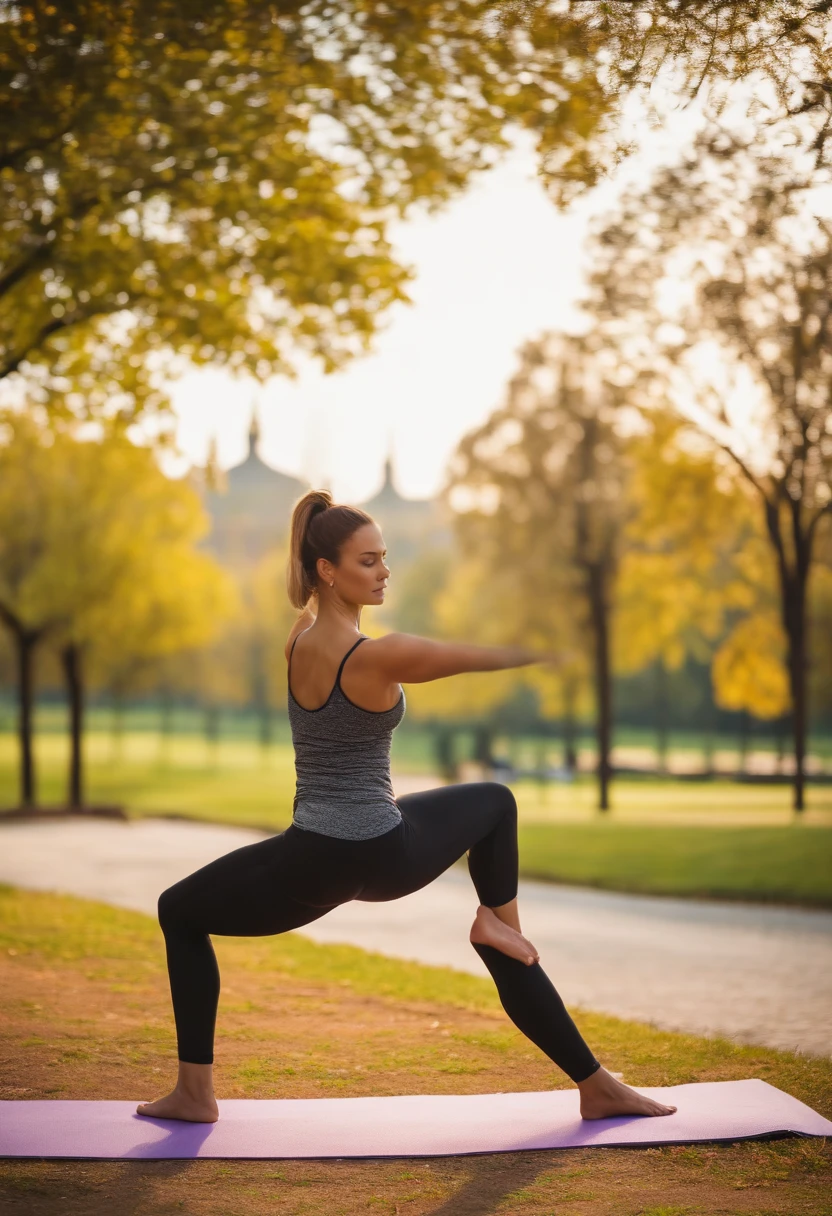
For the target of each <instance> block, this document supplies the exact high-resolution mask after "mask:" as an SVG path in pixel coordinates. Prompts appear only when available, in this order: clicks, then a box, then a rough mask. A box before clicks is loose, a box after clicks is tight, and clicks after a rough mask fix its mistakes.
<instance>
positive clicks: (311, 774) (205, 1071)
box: [137, 490, 675, 1123]
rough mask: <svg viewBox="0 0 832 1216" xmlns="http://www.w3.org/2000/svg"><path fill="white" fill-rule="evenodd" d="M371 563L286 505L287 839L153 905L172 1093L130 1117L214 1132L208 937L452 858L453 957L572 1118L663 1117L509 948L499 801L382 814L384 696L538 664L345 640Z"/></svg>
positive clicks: (214, 998)
mask: <svg viewBox="0 0 832 1216" xmlns="http://www.w3.org/2000/svg"><path fill="white" fill-rule="evenodd" d="M386 552H387V551H386V549H385V547H384V541H383V539H382V535H381V532H380V530H379V528H378V526H377V525H376V523H375V522H374V521H373V520H372V519H371V518H370V516H369V515H367V514H366V513H365V512H364V511H361V510H359V509H358V508H356V507H349V506H335V505H333V503H332V498H331V496H330V495H329V493H327V492H326V491H323V490H312V491H310V492H309V493H308V494H305V495H304V496H303V498H301V499H300V501H299V502H298V503H297V504H296V506H295V509H294V512H293V515H292V525H291V552H290V558H289V569H288V590H289V598H290V600H291V602H292V604H293V605H294V606H295V607H296V608H299V609H302V610H303V614H302V615H301V617H300V618H299V619H298V621H297V622H296V623H295V625H294V627H293V629H292V631H291V633H290V634H289V638H288V641H287V643H286V658H287V660H288V664H289V718H290V722H291V727H292V739H293V743H294V747H295V766H296V770H297V792H296V795H295V803H294V817H293V822H292V824H291V826H290V827H288V828H287V829H286V831H285V832H282V833H280V834H279V835H277V836H273V837H271V838H270V839H268V840H264V841H261V842H259V843H257V844H252V845H247V846H245V847H243V848H241V849H236V850H235V851H234V852H232V853H228V854H227V855H226V856H225V857H220V858H218V859H217V860H216V861H213V862H211V863H210V864H209V865H207V866H204V867H203V868H202V869H201V870H197V871H196V873H194V874H191V875H190V876H189V877H188V878H185V879H183V880H182V881H181V882H178V883H176V884H175V885H174V886H172V887H170V888H169V889H168V890H167V891H164V892H163V893H162V895H161V897H160V899H159V922H160V924H161V927H162V931H163V933H164V936H165V945H166V949H167V960H168V971H169V974H170V985H171V995H172V999H173V1010H174V1017H175V1021H176V1034H177V1045H178V1055H179V1077H178V1080H177V1083H176V1087H175V1088H174V1090H173V1092H172V1093H170V1094H168V1095H167V1096H166V1097H164V1098H161V1099H159V1100H158V1101H156V1102H148V1103H142V1104H141V1105H139V1107H138V1108H137V1109H138V1113H139V1114H140V1115H149V1116H153V1117H155V1118H164V1119H186V1120H191V1121H194V1122H199V1123H213V1122H215V1121H216V1119H217V1117H218V1110H217V1103H216V1100H215V1098H214V1090H213V1084H212V1076H211V1069H212V1063H213V1058H214V1055H213V1045H214V1027H215V1022H216V1013H217V1003H218V1000H219V990H220V982H219V972H218V970H217V963H216V958H215V956H214V951H213V947H212V945H211V939H210V937H209V934H212V933H216V934H220V935H223V936H234V937H238V936H243V937H248V936H261V935H264V934H271V933H285V932H286V931H287V930H290V929H299V928H301V926H303V925H308V924H309V923H310V922H311V921H314V920H317V919H318V918H319V917H321V916H323V915H324V914H325V913H326V912H328V911H329V910H330V909H331V908H336V907H337V906H338V905H339V904H342V903H346V902H347V901H348V900H352V899H359V900H365V901H371V902H372V901H384V900H391V899H398V898H400V897H401V896H402V895H408V894H410V893H411V892H412V891H418V890H419V889H420V888H421V887H424V886H427V884H428V883H430V882H432V881H433V879H435V878H437V877H438V876H439V875H440V874H442V873H443V872H444V871H445V870H447V869H448V868H449V867H450V866H452V865H453V864H454V862H456V861H458V860H459V858H461V857H463V856H464V855H465V854H466V853H467V854H468V868H469V871H470V873H471V877H472V879H473V882H474V886H475V888H476V890H477V895H478V896H479V900H480V906H479V908H478V909H477V912H476V916H475V919H474V924H473V926H472V928H471V934H470V938H471V943H472V945H473V947H474V949H475V950H476V951H477V953H478V954H479V955H480V957H481V958H482V960H483V962H484V963H485V965H486V967H487V968H488V970H489V971H490V972H491V975H492V976H493V978H494V982H495V983H496V985H497V990H498V992H499V994H500V1000H501V1001H502V1004H503V1008H504V1009H505V1010H506V1012H507V1014H508V1015H509V1017H510V1018H511V1019H512V1021H513V1022H514V1023H515V1025H516V1026H518V1027H519V1029H520V1030H521V1031H523V1033H524V1034H526V1035H527V1036H528V1037H529V1038H530V1039H531V1040H532V1042H534V1043H536V1044H537V1045H538V1046H539V1047H540V1048H541V1049H542V1050H543V1051H544V1052H545V1053H546V1054H547V1055H548V1056H549V1057H550V1058H551V1059H552V1060H554V1062H555V1063H556V1064H558V1065H559V1067H560V1068H562V1069H563V1070H564V1071H565V1072H566V1073H567V1074H568V1075H569V1076H570V1077H571V1078H572V1080H573V1081H574V1082H575V1083H576V1084H577V1086H578V1089H579V1090H580V1107H581V1114H582V1115H583V1117H584V1118H587V1119H600V1118H604V1117H606V1116H609V1115H619V1114H635V1115H669V1114H671V1113H672V1112H673V1111H674V1110H675V1107H672V1106H663V1105H662V1104H661V1103H659V1102H654V1101H653V1100H652V1099H650V1098H646V1097H644V1096H643V1095H641V1094H639V1093H636V1091H635V1090H632V1089H630V1088H629V1087H628V1086H626V1085H623V1084H622V1083H621V1082H620V1081H618V1080H616V1079H615V1078H614V1077H613V1076H611V1075H610V1074H609V1073H608V1072H606V1070H605V1069H603V1068H602V1067H601V1065H600V1064H599V1063H598V1061H597V1060H596V1059H595V1057H594V1056H593V1055H592V1052H591V1051H590V1050H589V1047H588V1046H587V1045H586V1043H585V1042H584V1040H583V1039H582V1038H581V1035H580V1034H579V1032H578V1029H577V1027H576V1026H575V1024H574V1022H573V1021H572V1019H571V1018H570V1016H569V1014H568V1013H567V1012H566V1009H565V1008H564V1006H563V1002H562V1001H561V999H560V997H559V996H558V994H557V992H556V991H555V989H554V988H553V987H552V984H551V983H550V981H549V980H548V979H547V977H546V975H545V973H544V971H543V969H542V968H541V966H540V963H539V961H538V954H537V951H536V950H535V948H534V946H532V944H531V943H530V942H529V941H528V940H527V939H526V938H525V937H524V936H523V934H522V932H521V930H520V918H519V914H518V910H517V807H516V804H515V801H514V796H513V794H512V792H511V790H510V789H509V788H508V787H507V786H505V785H500V784H498V783H496V782H490V781H483V782H473V783H469V784H465V785H452V786H446V787H443V788H442V789H436V790H429V791H427V792H424V793H416V794H408V795H406V796H405V797H402V798H398V799H397V798H396V797H395V796H394V794H393V787H392V785H391V783H390V739H391V735H392V732H393V730H394V729H395V727H396V726H398V724H399V722H400V721H401V719H402V717H403V715H404V712H405V697H404V691H403V690H402V688H401V684H402V683H405V684H406V683H410V682H413V683H422V682H425V681H427V680H438V679H442V678H443V677H444V676H451V675H455V674H457V673H459V672H464V671H496V670H499V669H502V668H509V667H522V666H525V665H527V664H529V663H534V662H540V661H542V660H544V659H545V658H546V657H547V656H545V655H542V654H538V653H536V652H534V651H531V650H527V649H526V648H524V647H512V646H510V647H486V646H468V645H465V644H463V643H460V644H457V643H446V642H433V641H429V640H427V639H426V638H420V637H413V636H412V635H409V634H389V635H387V636H386V637H382V638H377V639H371V638H367V637H366V636H365V635H364V634H361V633H359V630H358V625H359V622H360V619H361V609H362V608H363V607H364V606H365V605H368V604H380V603H382V602H383V600H384V592H385V588H386V585H387V580H388V578H389V575H390V570H389V568H388V566H387V565H386V563H385V556H386ZM310 599H313V600H314V602H316V604H317V612H316V613H315V614H313V613H312V612H310V610H309V608H308V603H309V600H310Z"/></svg>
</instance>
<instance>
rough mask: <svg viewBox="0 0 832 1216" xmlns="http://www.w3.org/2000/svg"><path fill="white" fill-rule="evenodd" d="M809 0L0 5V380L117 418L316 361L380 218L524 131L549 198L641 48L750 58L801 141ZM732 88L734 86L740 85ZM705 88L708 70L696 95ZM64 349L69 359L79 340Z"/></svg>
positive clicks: (392, 285)
mask: <svg viewBox="0 0 832 1216" xmlns="http://www.w3.org/2000/svg"><path fill="white" fill-rule="evenodd" d="M827 9H828V5H827V4H825V3H818V2H814V3H813V2H810V0H803V2H799V0H759V2H758V3H755V4H754V5H753V6H743V5H733V4H730V3H727V2H726V0H682V2H680V0H644V2H643V3H631V2H630V0H626V2H621V0H619V2H615V0H613V2H612V3H606V4H604V5H598V4H596V3H594V2H592V3H587V2H586V0H564V2H563V3H558V4H555V5H554V6H553V5H552V4H551V3H549V2H544V0H541V2H540V3H535V2H533V0H522V2H517V3H514V2H512V0H474V2H472V3H466V4H461V5H424V4H419V3H415V2H414V0H407V2H406V3H401V4H396V5H366V4H363V3H359V2H358V0H343V2H342V3H339V4H337V5H335V4H333V3H332V0H304V2H303V3H301V2H300V0H286V2H285V3H281V4H280V5H276V4H275V3H273V0H240V2H239V3H235V4H232V5H229V4H228V3H226V2H224V0H202V2H201V3H199V4H196V3H194V2H193V0H177V2H174V0H155V2H154V3H152V4H144V5H141V4H136V3H134V2H133V0H129V2H123V0H65V2H62V3H61V4H43V5H40V4H33V3H31V2H24V3H20V4H16V5H7V6H6V9H5V13H4V17H5V19H4V21H3V22H2V24H0V74H2V79H3V82H4V84H5V86H6V87H5V89H4V90H3V94H2V100H0V132H2V134H0V216H1V217H2V224H0V233H2V237H0V378H2V376H4V375H5V376H8V375H11V374H12V373H15V372H19V373H20V374H21V376H22V377H24V378H25V382H26V386H27V390H28V394H29V400H30V401H31V400H38V401H41V402H43V403H45V404H47V405H48V406H49V408H50V410H52V411H55V412H61V411H68V412H70V413H72V412H82V411H85V410H93V411H94V412H99V413H107V412H112V411H113V410H118V411H120V412H121V414H122V415H124V416H127V417H128V418H135V417H136V415H137V414H138V413H139V412H141V411H142V410H145V409H146V410H152V409H158V408H160V407H161V406H163V404H164V391H163V377H164V376H165V375H166V374H167V375H170V374H172V373H173V372H175V371H176V370H177V369H181V368H182V367H183V366H185V365H187V364H206V363H211V364H224V365H226V366H228V367H230V368H232V369H235V370H243V369H245V370H246V371H248V372H249V373H251V374H253V375H256V376H258V377H260V378H263V377H265V376H268V375H270V374H273V373H275V372H288V373H291V371H292V368H293V354H294V351H295V350H296V349H297V348H300V349H302V350H305V351H307V352H308V353H310V354H312V355H313V356H314V357H316V358H318V359H320V360H321V361H322V363H323V365H324V366H325V367H326V368H327V369H330V370H331V369H334V368H336V367H338V366H341V365H342V364H343V363H344V362H345V361H346V360H347V359H348V358H349V357H351V356H352V355H354V354H355V353H357V352H358V351H360V350H364V349H366V348H367V346H368V344H369V342H370V339H371V337H372V334H373V333H374V331H375V330H376V328H377V325H378V320H379V318H380V317H381V315H382V314H383V313H384V311H385V310H386V309H387V308H389V306H390V305H391V304H392V303H393V302H394V301H396V300H405V299H406V298H407V297H406V291H405V285H406V282H407V279H408V277H409V275H408V271H407V270H406V269H404V268H403V267H401V266H400V265H398V264H397V263H396V261H395V259H394V258H393V256H392V251H391V247H390V245H389V243H388V242H387V240H386V236H385V232H386V224H387V221H388V219H389V218H390V217H391V216H392V215H394V214H397V213H398V214H400V215H402V214H404V213H405V212H406V211H407V210H408V209H409V208H411V207H412V206H413V205H414V204H420V203H423V204H425V205H426V206H428V207H434V206H439V205H441V204H442V203H443V202H445V201H446V200H448V199H449V198H451V197H452V196H453V195H454V194H456V193H457V192H458V191H459V190H461V189H462V188H464V186H465V185H466V183H467V182H468V181H470V179H471V177H472V175H474V174H476V173H478V172H480V171H482V170H484V169H487V168H488V167H489V166H490V165H491V164H492V163H493V162H494V160H495V159H496V157H497V156H498V155H499V153H500V151H501V150H502V149H503V148H505V147H506V146H507V142H508V137H507V131H508V129H509V128H510V127H511V126H512V125H514V126H520V127H525V128H526V129H528V130H530V131H531V132H532V133H533V135H534V138H535V141H536V145H537V153H538V158H539V164H540V174H541V177H542V179H543V181H544V183H545V184H546V186H547V188H548V189H549V191H550V192H551V194H552V197H553V199H554V200H555V201H556V202H557V203H558V205H561V204H563V203H565V202H568V201H569V199H571V198H572V197H574V195H575V194H576V193H578V192H580V191H581V190H582V189H585V188H586V187H587V186H591V185H594V184H595V183H596V182H597V181H598V179H599V177H600V176H601V175H602V174H603V173H605V172H606V171H607V170H608V169H609V168H611V167H612V166H613V165H614V164H615V163H616V161H617V159H618V157H619V156H620V154H621V152H622V148H623V143H624V141H623V140H622V137H621V132H620V130H619V128H618V121H619V118H620V116H621V114H622V112H623V111H624V109H625V106H626V104H627V102H628V99H629V98H630V97H631V96H632V95H633V94H634V93H635V94H638V95H639V96H641V97H642V98H647V97H649V96H650V87H651V85H652V84H653V82H654V80H655V79H656V77H657V75H659V74H660V73H662V72H664V73H669V72H670V73H673V72H675V73H676V75H677V76H678V86H677V92H678V93H681V94H682V95H683V96H684V95H689V96H690V95H694V94H697V93H700V92H701V90H702V87H703V85H704V84H705V82H710V81H713V82H714V87H715V88H716V86H717V85H718V84H719V82H720V81H721V80H722V79H728V80H734V79H736V78H742V79H745V78H748V77H749V76H753V77H754V79H755V82H756V81H757V80H759V79H761V80H762V81H763V82H764V83H765V84H766V85H768V86H769V89H770V90H773V93H774V95H775V96H776V97H777V98H778V99H780V100H781V102H782V104H783V105H784V106H785V107H787V108H788V107H789V106H792V107H793V108H799V109H800V112H801V115H802V117H803V118H804V119H806V120H811V121H812V122H813V123H814V125H813V127H812V130H813V133H814V142H815V147H816V150H817V155H818V157H819V158H820V159H821V160H823V159H824V158H826V157H828V147H829V141H828V140H827V139H826V135H827V133H828V127H829V114H830V90H829V89H828V87H827V84H828V81H829V76H830V72H829V54H830V52H829V47H828V44H827V41H826V40H825V39H824V37H823V22H824V14H825V12H826V10H827ZM757 92H758V93H759V92H760V90H757ZM720 95H721V94H720V93H719V89H718V88H717V96H720ZM90 364H92V366H90Z"/></svg>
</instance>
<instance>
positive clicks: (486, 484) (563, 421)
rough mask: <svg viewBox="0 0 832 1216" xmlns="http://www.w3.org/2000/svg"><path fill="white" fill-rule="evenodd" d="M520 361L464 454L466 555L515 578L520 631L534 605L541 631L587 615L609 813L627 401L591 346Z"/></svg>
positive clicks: (539, 344)
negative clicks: (501, 400)
mask: <svg viewBox="0 0 832 1216" xmlns="http://www.w3.org/2000/svg"><path fill="white" fill-rule="evenodd" d="M519 361H520V367H519V369H518V371H517V373H516V374H515V375H514V376H513V377H512V380H511V382H510V384H509V386H508V391H507V395H506V402H505V404H504V405H503V406H502V407H500V408H499V409H497V410H496V411H495V412H494V413H493V414H492V415H491V417H490V418H488V419H487V420H486V422H485V423H484V424H483V425H482V426H481V427H478V428H476V429H475V430H473V431H471V432H469V434H467V435H466V436H465V437H464V438H463V440H462V441H461V443H460V445H459V447H458V449H457V451H456V452H455V453H454V456H453V457H452V460H451V464H450V472H449V484H448V494H449V501H450V504H451V506H452V507H455V509H456V510H457V512H458V520H459V527H460V534H461V538H462V539H461V545H462V547H463V550H464V551H468V552H479V553H481V554H482V555H483V556H487V557H488V560H489V561H490V564H491V574H492V577H494V578H500V579H504V578H506V577H507V574H508V572H511V573H514V572H515V571H516V572H517V575H518V577H517V578H516V579H514V580H513V581H512V582H511V583H510V588H511V590H512V592H513V594H515V595H516V596H517V612H516V618H515V619H516V621H517V627H518V629H520V630H521V631H522V630H523V624H524V613H525V612H526V611H527V607H526V605H527V603H529V602H533V609H532V611H533V613H534V615H535V616H536V618H537V627H538V629H539V628H540V614H541V612H543V613H545V614H548V616H549V618H550V620H551V622H554V621H555V620H556V618H557V616H558V615H559V611H563V608H562V605H574V604H575V603H576V602H577V603H579V604H580V605H581V615H582V617H583V618H584V619H583V624H584V625H585V627H586V628H587V629H588V632H589V636H590V638H591V645H590V647H589V648H588V649H589V651H590V653H591V656H592V672H593V686H594V695H595V713H596V739H597V752H598V781H599V807H600V809H601V810H606V809H608V807H609V782H610V776H611V765H610V751H611V745H612V659H611V645H610V642H611V639H610V614H611V607H612V593H613V584H614V581H615V576H616V571H617V567H618V561H619V548H620V539H621V529H622V526H623V523H624V517H623V514H622V508H623V504H624V484H625V480H626V463H625V459H624V453H623V442H622V435H621V432H620V429H619V415H620V413H621V408H622V404H623V402H622V400H621V393H620V392H619V389H618V387H617V385H616V383H615V381H614V380H613V379H612V378H610V379H606V375H607V373H608V372H609V373H611V372H612V370H613V369H611V368H605V366H604V360H603V355H602V353H601V352H599V351H598V350H597V349H596V348H595V346H594V344H593V341H592V340H591V339H590V338H588V337H584V338H580V337H567V336H565V335H560V334H546V335H543V336H542V337H541V338H539V339H537V340H535V341H530V342H528V343H526V345H525V346H524V347H523V348H522V349H521V351H520V356H519ZM535 593H536V596H537V598H536V599H535ZM567 610H568V609H567ZM550 628H551V629H552V631H553V633H554V632H555V630H556V627H555V626H554V624H550ZM562 628H563V627H562V626H561V629H562Z"/></svg>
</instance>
